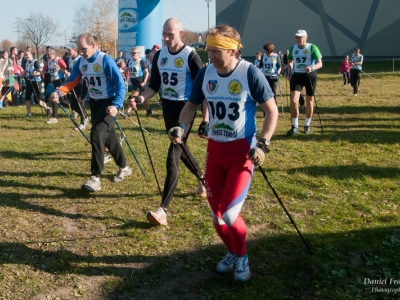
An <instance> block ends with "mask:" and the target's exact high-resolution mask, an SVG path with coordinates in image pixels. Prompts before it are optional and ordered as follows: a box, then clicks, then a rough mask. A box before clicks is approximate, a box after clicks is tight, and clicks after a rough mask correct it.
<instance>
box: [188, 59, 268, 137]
mask: <svg viewBox="0 0 400 300" xmlns="http://www.w3.org/2000/svg"><path fill="white" fill-rule="evenodd" d="M249 68H252V70H251V72H252V73H251V75H250V77H252V78H254V77H257V80H259V82H262V86H259V89H258V90H259V91H261V90H262V91H263V92H266V91H269V94H268V92H266V93H265V94H263V95H262V96H261V97H259V95H257V97H258V101H256V100H255V99H254V98H253V97H252V95H251V87H250V84H253V83H250V82H249ZM203 70H204V69H202V70H201V72H203ZM202 74H203V73H202ZM254 74H256V76H254ZM196 84H197V79H196ZM201 89H202V94H203V95H204V97H205V98H206V101H207V105H208V109H209V114H210V120H209V132H208V136H209V138H210V139H212V140H214V141H218V142H230V141H235V140H237V139H243V138H246V139H248V140H249V141H251V140H252V138H253V136H254V135H255V133H256V130H257V128H256V120H255V113H256V106H257V102H260V103H261V102H265V101H266V100H268V99H270V98H271V97H272V96H273V94H272V92H271V89H270V88H269V84H268V82H267V81H266V79H265V77H264V76H263V75H262V73H261V72H260V70H259V69H257V68H256V67H255V66H253V65H252V64H251V63H249V62H246V61H245V60H244V59H241V60H240V61H239V63H238V65H237V66H236V68H235V70H234V71H233V72H232V73H231V74H229V75H228V76H226V77H223V76H220V75H219V74H218V73H217V69H216V68H215V67H214V66H213V65H209V66H208V67H207V68H206V69H205V72H204V77H203V79H202V85H201ZM192 94H193V92H192ZM192 94H191V99H192ZM199 97H200V98H199V99H201V97H202V96H200V95H199ZM264 97H266V98H264ZM262 98H264V99H262ZM197 101H201V100H197Z"/></svg>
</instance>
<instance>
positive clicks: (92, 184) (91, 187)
mask: <svg viewBox="0 0 400 300" xmlns="http://www.w3.org/2000/svg"><path fill="white" fill-rule="evenodd" d="M82 189H85V190H87V191H89V192H98V191H100V190H101V184H100V178H99V177H96V176H94V175H92V176H90V179H89V180H88V181H86V182H85V184H84V185H82Z"/></svg>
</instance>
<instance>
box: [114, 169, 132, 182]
mask: <svg viewBox="0 0 400 300" xmlns="http://www.w3.org/2000/svg"><path fill="white" fill-rule="evenodd" d="M131 174H132V170H131V168H129V167H128V166H126V167H125V168H119V170H118V173H117V175H115V176H114V181H115V182H120V181H122V180H124V178H125V177H126V176H129V175H131Z"/></svg>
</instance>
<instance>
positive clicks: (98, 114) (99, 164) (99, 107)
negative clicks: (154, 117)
mask: <svg viewBox="0 0 400 300" xmlns="http://www.w3.org/2000/svg"><path fill="white" fill-rule="evenodd" d="M111 101H112V99H107V100H98V101H94V100H92V99H91V101H90V108H91V111H92V122H93V125H92V129H91V131H90V140H91V142H92V161H91V173H92V175H94V176H96V177H100V175H101V173H102V171H103V168H104V146H106V147H107V148H108V149H109V151H110V154H111V155H112V156H113V157H114V160H115V162H116V163H117V165H118V166H119V167H120V168H123V167H126V160H125V156H124V154H123V151H122V147H121V145H120V143H119V139H118V136H117V133H116V131H115V127H114V118H113V117H111V116H109V115H108V114H107V113H106V108H107V106H109V105H110V104H111Z"/></svg>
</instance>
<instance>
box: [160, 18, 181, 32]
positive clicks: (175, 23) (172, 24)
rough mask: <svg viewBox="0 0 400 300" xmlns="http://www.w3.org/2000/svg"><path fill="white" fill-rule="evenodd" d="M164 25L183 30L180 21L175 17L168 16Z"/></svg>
mask: <svg viewBox="0 0 400 300" xmlns="http://www.w3.org/2000/svg"><path fill="white" fill-rule="evenodd" d="M164 27H169V28H175V29H176V30H178V31H183V26H182V22H181V21H180V20H179V19H177V18H169V19H168V20H167V21H165V23H164Z"/></svg>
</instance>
